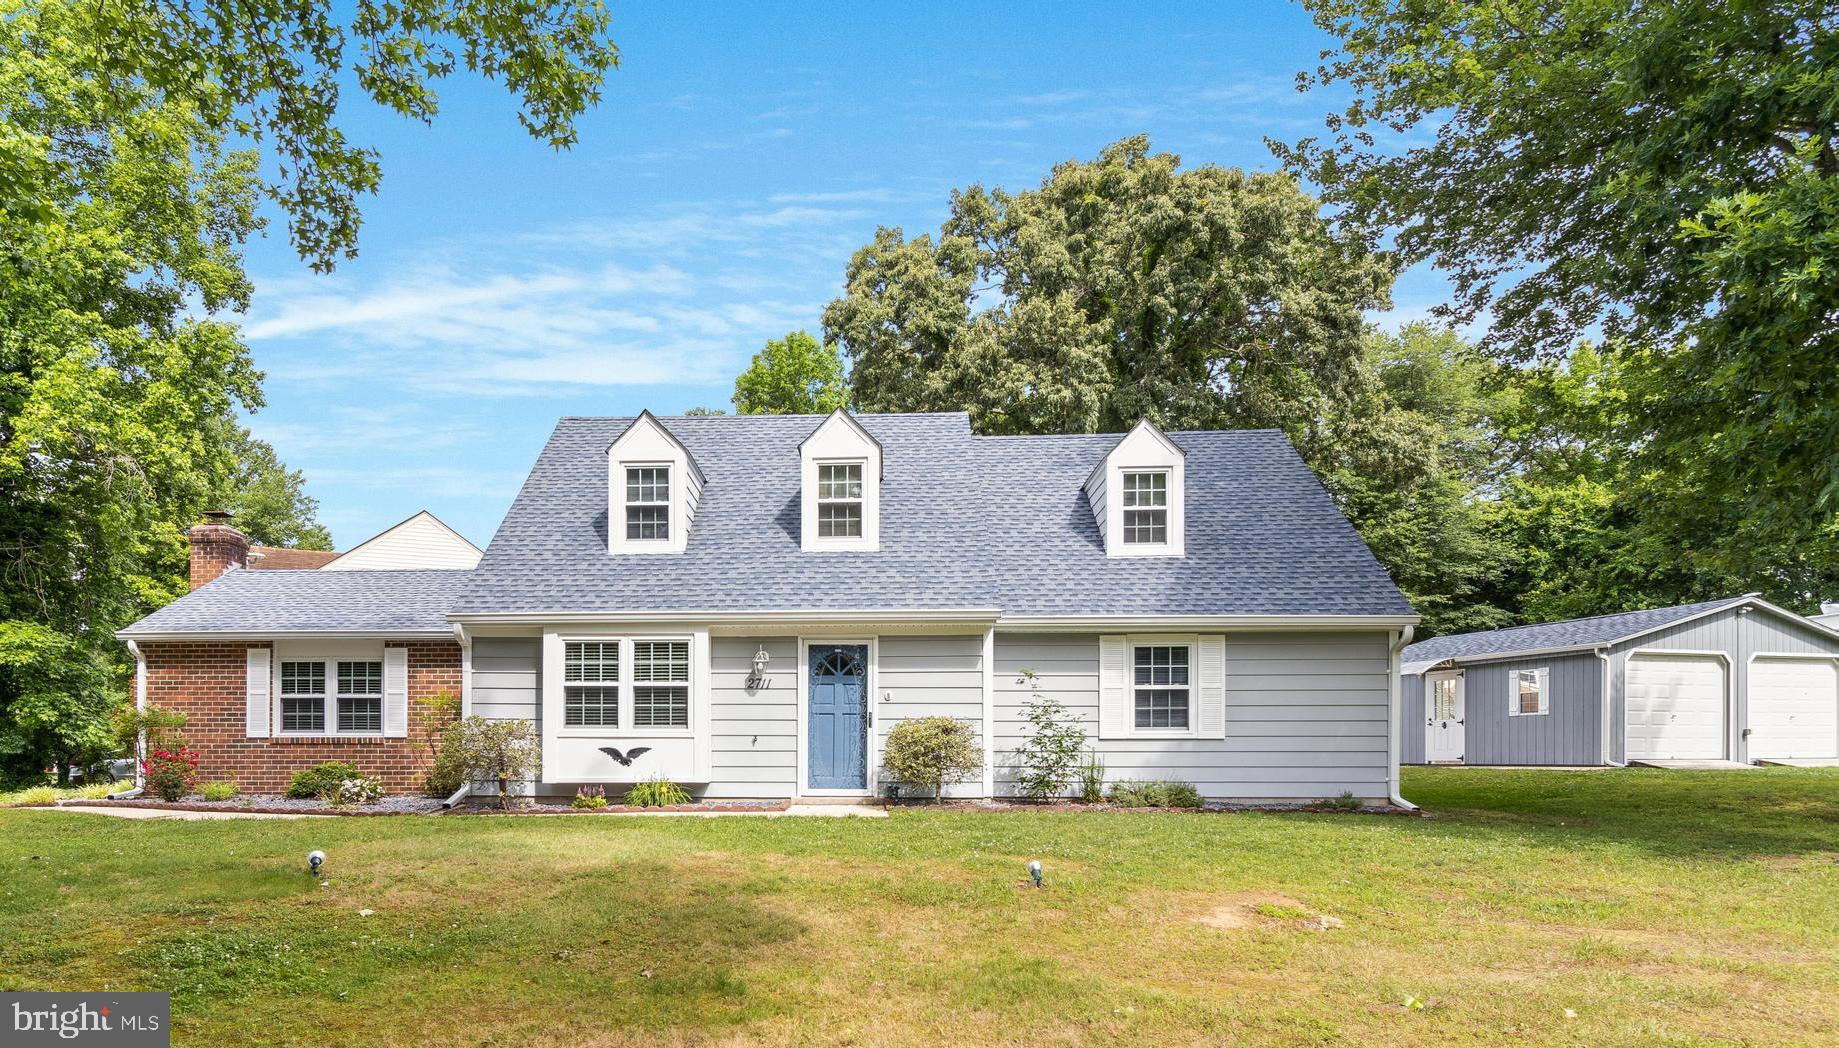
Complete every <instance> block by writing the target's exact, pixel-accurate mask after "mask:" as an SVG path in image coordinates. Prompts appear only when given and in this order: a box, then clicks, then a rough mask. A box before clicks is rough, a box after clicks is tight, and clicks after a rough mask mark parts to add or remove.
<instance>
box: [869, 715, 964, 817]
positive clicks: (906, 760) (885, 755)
mask: <svg viewBox="0 0 1839 1048" xmlns="http://www.w3.org/2000/svg"><path fill="white" fill-rule="evenodd" d="M881 762H882V763H883V764H886V765H887V766H888V770H889V771H891V772H893V773H894V777H895V778H897V779H899V780H900V781H901V782H903V783H906V784H908V785H910V786H918V787H923V788H925V789H928V790H931V791H932V796H933V799H934V800H938V799H940V798H942V797H944V796H945V786H946V784H948V783H953V782H961V781H963V780H964V779H965V778H967V777H968V776H969V775H970V774H971V773H972V772H974V771H977V770H978V769H980V768H982V767H983V751H982V750H980V749H979V748H978V746H977V730H976V729H975V728H972V727H971V726H970V724H969V722H967V721H961V720H958V719H957V718H955V717H919V718H916V719H914V720H908V721H901V722H900V723H899V724H896V725H895V726H894V730H893V731H890V732H888V741H887V744H886V746H885V747H884V748H883V749H882V753H881Z"/></svg>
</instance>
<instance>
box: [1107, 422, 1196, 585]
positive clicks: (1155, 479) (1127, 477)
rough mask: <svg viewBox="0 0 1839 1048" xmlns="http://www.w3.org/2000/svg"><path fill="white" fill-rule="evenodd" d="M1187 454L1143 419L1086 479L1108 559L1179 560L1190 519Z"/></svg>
mask: <svg viewBox="0 0 1839 1048" xmlns="http://www.w3.org/2000/svg"><path fill="white" fill-rule="evenodd" d="M1187 457H1188V456H1187V453H1186V452H1184V451H1182V450H1181V447H1180V446H1179V445H1177V444H1176V443H1175V442H1174V441H1172V440H1170V439H1169V438H1168V436H1167V435H1166V434H1164V433H1163V432H1162V431H1161V430H1159V429H1157V428H1156V427H1155V426H1153V425H1151V424H1150V421H1149V420H1148V419H1144V420H1142V421H1141V422H1138V423H1137V424H1136V427H1135V428H1134V429H1132V430H1131V431H1130V432H1129V433H1126V434H1124V439H1123V440H1120V441H1118V442H1117V446H1115V447H1113V448H1112V449H1111V451H1110V453H1109V454H1107V455H1106V456H1105V457H1104V459H1103V460H1101V461H1100V462H1099V463H1098V465H1097V466H1096V467H1094V468H1093V470H1092V475H1091V476H1089V477H1087V478H1086V498H1087V499H1088V500H1089V501H1090V502H1091V503H1092V513H1093V515H1094V516H1095V517H1097V518H1098V533H1099V534H1100V535H1102V536H1103V537H1104V540H1105V556H1107V557H1179V556H1181V555H1182V554H1183V550H1184V548H1185V547H1184V542H1185V537H1186V535H1185V533H1186V530H1187V529H1186V528H1185V526H1184V525H1185V523H1186V518H1187V498H1186V489H1187V483H1186V480H1187V478H1186V476H1185V473H1186V463H1187Z"/></svg>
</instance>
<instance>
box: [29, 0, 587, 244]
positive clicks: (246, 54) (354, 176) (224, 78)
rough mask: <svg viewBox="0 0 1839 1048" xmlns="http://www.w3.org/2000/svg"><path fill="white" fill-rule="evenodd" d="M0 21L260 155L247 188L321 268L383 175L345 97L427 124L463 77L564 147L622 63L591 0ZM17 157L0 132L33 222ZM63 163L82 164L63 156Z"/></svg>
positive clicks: (166, 4)
mask: <svg viewBox="0 0 1839 1048" xmlns="http://www.w3.org/2000/svg"><path fill="white" fill-rule="evenodd" d="M0 21H6V22H9V23H18V29H16V30H13V31H12V32H11V33H10V34H9V35H15V38H16V39H20V40H21V41H22V42H25V43H27V44H28V46H30V44H29V41H30V40H31V38H33V37H44V38H46V39H55V40H56V41H57V46H58V48H59V50H60V51H62V52H63V53H64V55H65V58H64V61H66V62H67V63H69V64H70V65H71V66H72V67H73V68H76V69H82V70H84V71H86V72H88V73H89V74H91V75H92V77H93V79H94V80H95V82H96V83H97V84H99V85H101V87H102V89H103V90H106V91H110V92H113V93H114V97H113V98H112V99H111V100H110V101H111V102H112V103H113V104H114V105H115V106H116V107H117V108H120V107H122V106H123V105H124V104H125V103H127V102H129V101H130V100H131V99H132V98H133V97H134V96H135V93H137V92H140V91H150V92H152V93H154V94H156V95H157V96H158V97H160V98H162V99H164V100H166V101H169V102H170V103H172V104H175V105H182V106H185V107H186V108H188V109H190V110H191V111H192V112H193V113H194V114H195V118H196V119H197V120H198V122H199V123H200V124H202V125H203V126H205V127H208V128H210V129H212V130H213V131H215V132H217V133H219V134H221V135H226V136H237V137H238V138H248V139H253V140H255V141H257V142H259V143H261V144H262V145H264V146H265V147H266V148H268V149H269V150H271V151H272V154H273V159H274V161H275V164H274V165H273V166H272V167H271V168H270V169H269V174H268V176H267V177H264V178H262V179H261V180H260V183H259V184H260V185H261V187H262V190H263V192H264V193H265V194H266V195H267V196H268V197H269V198H270V199H272V200H273V201H274V202H275V203H276V204H278V205H279V207H280V208H281V210H282V212H283V213H284V214H285V215H286V216H287V221H288V226H289V230H290V232H291V234H292V237H293V241H294V244H295V246H296V248H297V249H298V250H299V252H300V254H301V256H302V257H303V258H306V259H308V260H309V261H311V262H312V263H313V265H314V266H315V267H316V268H319V269H328V268H330V267H331V266H332V265H333V264H334V263H336V262H337V261H338V260H339V259H340V258H348V257H351V256H352V255H354V254H355V253H356V250H357V237H358V227H359V223H360V215H359V210H358V205H357V201H358V198H359V197H360V196H362V195H364V194H367V193H371V192H374V191H375V190H376V188H377V185H378V183H379V181H380V180H381V177H382V168H381V166H380V159H379V157H378V155H377V153H376V151H375V150H373V149H371V148H368V147H365V146H362V145H357V144H354V143H352V142H350V141H348V140H347V139H346V137H345V135H344V132H343V131H342V130H341V129H340V127H339V125H338V116H339V112H340V107H341V106H342V105H343V104H344V98H345V93H346V90H347V88H348V87H350V86H351V85H356V87H357V89H358V90H359V91H360V92H362V94H363V95H364V96H365V97H367V98H368V99H370V100H371V101H372V102H375V103H376V104H378V105H381V106H384V107H386V108H388V109H390V110H393V111H395V112H397V113H400V114H402V115H403V116H406V117H410V118H412V119H416V120H421V121H424V122H426V121H429V120H432V119H433V117H434V116H435V114H436V113H437V112H438V110H439V96H438V94H437V93H436V90H435V87H436V85H437V84H438V82H439V81H441V80H443V79H445V78H447V77H448V76H450V75H452V74H453V73H455V72H456V71H458V70H460V69H464V70H466V71H468V72H471V73H476V74H478V75H480V76H483V77H485V78H487V79H491V80H497V81H500V82H502V83H503V84H504V86H505V87H506V88H507V89H508V90H510V91H511V92H512V93H514V94H515V95H516V96H517V97H518V100H519V102H520V109H519V111H518V114H517V118H518V120H519V122H520V123H522V125H523V126H524V128H525V129H526V130H528V131H529V133H530V134H531V135H533V136H535V137H536V138H537V139H539V140H541V141H543V142H546V143H548V144H550V145H552V146H554V147H557V148H562V147H566V146H568V145H570V144H572V143H573V142H574V141H575V138H576V130H575V119H576V118H577V117H578V116H579V115H580V114H581V113H582V112H583V111H584V110H585V109H586V108H587V107H589V106H591V105H593V104H594V103H596V102H597V101H598V100H599V98H600V89H601V86H602V84H603V82H604V80H605V76H606V73H607V71H608V70H609V69H612V68H613V67H614V66H615V65H616V64H617V62H618V57H619V52H618V50H617V48H615V47H614V45H613V43H612V41H611V40H610V39H608V37H607V29H608V25H609V15H608V12H607V9H606V8H605V7H604V6H603V5H602V4H601V3H600V0H527V2H523V3H509V4H481V3H465V2H456V0H391V2H388V3H382V2H378V0H356V2H354V3H333V2H332V0H92V2H82V3H75V2H69V0H0ZM17 145H18V143H14V142H11V141H9V140H8V139H7V138H6V137H5V136H0V188H4V189H5V191H4V192H0V208H8V209H17V210H21V211H31V210H33V209H35V208H37V207H39V206H42V202H40V201H37V200H36V199H35V193H36V190H34V189H33V188H32V187H35V186H38V185H40V184H41V180H42V178H43V176H44V171H43V169H42V168H40V167H38V166H37V163H38V160H39V157H38V156H37V153H36V151H35V150H34V149H33V148H31V147H30V146H29V144H28V145H27V147H26V148H25V149H23V150H20V149H16V146H17ZM62 162H63V163H66V164H84V163H88V162H90V159H89V158H88V157H87V156H86V155H85V154H84V153H82V152H81V151H77V150H72V151H70V152H69V153H67V155H65V156H64V157H63V158H62ZM21 187H24V188H25V189H26V190H27V192H28V193H30V194H33V195H27V196H23V197H22V196H20V195H19V192H20V189H21Z"/></svg>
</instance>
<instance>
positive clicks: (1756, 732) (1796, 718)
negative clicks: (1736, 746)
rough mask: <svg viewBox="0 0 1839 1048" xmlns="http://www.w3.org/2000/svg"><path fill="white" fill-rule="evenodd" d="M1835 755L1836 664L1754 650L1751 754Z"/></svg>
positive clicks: (1838, 717) (1838, 724) (1838, 732)
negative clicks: (1775, 655)
mask: <svg viewBox="0 0 1839 1048" xmlns="http://www.w3.org/2000/svg"><path fill="white" fill-rule="evenodd" d="M1784 757H1796V758H1803V759H1806V758H1832V757H1839V669H1836V668H1835V667H1834V665H1833V663H1832V662H1831V661H1829V660H1827V659H1782V658H1769V657H1768V656H1766V655H1758V656H1757V657H1756V661H1755V662H1752V663H1751V664H1750V758H1751V759H1752V760H1773V759H1779V758H1784Z"/></svg>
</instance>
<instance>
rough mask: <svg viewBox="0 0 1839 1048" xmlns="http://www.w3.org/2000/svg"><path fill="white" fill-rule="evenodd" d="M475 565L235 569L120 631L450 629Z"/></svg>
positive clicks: (130, 633) (123, 633) (131, 634)
mask: <svg viewBox="0 0 1839 1048" xmlns="http://www.w3.org/2000/svg"><path fill="white" fill-rule="evenodd" d="M471 574H472V572H470V571H433V570H423V571H320V570H317V569H312V568H306V569H275V570H264V571H230V572H225V573H224V575H223V576H222V577H220V578H218V579H217V580H216V581H214V582H210V583H207V584H206V585H203V586H200V587H198V588H197V589H195V590H193V591H192V592H190V593H188V594H186V595H185V596H183V597H180V598H179V599H178V600H175V601H173V602H172V603H171V604H168V605H166V606H165V607H163V608H161V609H160V610H158V611H156V612H154V613H153V614H151V615H149V616H147V617H146V618H144V619H142V620H140V621H139V622H136V623H135V624H134V625H132V626H129V627H128V628H127V629H124V630H122V631H121V636H124V637H134V636H137V635H141V634H151V633H213V632H217V633H314V632H333V631H343V630H372V631H377V632H401V633H413V632H421V631H424V630H433V631H443V632H444V631H446V630H449V629H451V627H450V626H449V625H448V622H447V613H448V612H449V611H451V610H452V609H453V605H454V602H455V601H456V600H457V599H458V598H459V595H460V591H461V590H462V589H464V588H465V586H466V582H467V578H468V576H470V575H471Z"/></svg>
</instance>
